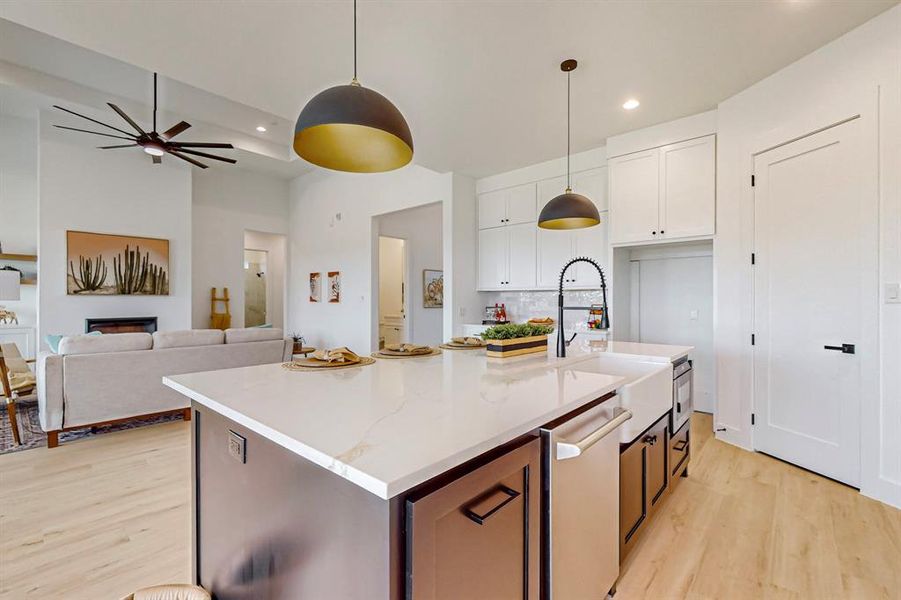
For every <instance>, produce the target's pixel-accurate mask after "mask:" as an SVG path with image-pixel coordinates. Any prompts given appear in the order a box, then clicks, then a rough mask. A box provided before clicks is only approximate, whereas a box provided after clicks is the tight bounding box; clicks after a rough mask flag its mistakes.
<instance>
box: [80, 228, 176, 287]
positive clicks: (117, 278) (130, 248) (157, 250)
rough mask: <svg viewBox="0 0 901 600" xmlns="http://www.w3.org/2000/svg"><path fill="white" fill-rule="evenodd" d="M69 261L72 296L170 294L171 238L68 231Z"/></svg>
mask: <svg viewBox="0 0 901 600" xmlns="http://www.w3.org/2000/svg"><path fill="white" fill-rule="evenodd" d="M66 261H67V263H68V264H67V267H68V268H67V273H66V292H67V293H68V294H69V295H79V296H116V295H123V296H138V295H143V296H168V295H169V240H161V239H157V238H146V237H136V236H131V235H110V234H106V233H89V232H85V231H67V232H66Z"/></svg>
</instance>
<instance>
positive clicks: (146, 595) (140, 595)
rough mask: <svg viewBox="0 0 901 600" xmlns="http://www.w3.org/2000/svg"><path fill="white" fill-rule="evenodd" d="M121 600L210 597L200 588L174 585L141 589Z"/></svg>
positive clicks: (204, 598)
mask: <svg viewBox="0 0 901 600" xmlns="http://www.w3.org/2000/svg"><path fill="white" fill-rule="evenodd" d="M122 600H212V596H210V593H209V592H208V591H206V590H205V589H203V588H202V587H198V586H196V585H188V584H184V583H175V584H169V585H155V586H152V587H148V588H143V589H140V590H138V591H137V592H135V593H134V594H130V595H128V596H126V597H125V598H122Z"/></svg>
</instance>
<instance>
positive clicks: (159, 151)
mask: <svg viewBox="0 0 901 600" xmlns="http://www.w3.org/2000/svg"><path fill="white" fill-rule="evenodd" d="M144 152H146V153H147V154H149V155H150V156H162V155H163V154H165V153H166V151H165V150H164V149H163V146H162V144H157V143H156V142H147V143H146V144H144Z"/></svg>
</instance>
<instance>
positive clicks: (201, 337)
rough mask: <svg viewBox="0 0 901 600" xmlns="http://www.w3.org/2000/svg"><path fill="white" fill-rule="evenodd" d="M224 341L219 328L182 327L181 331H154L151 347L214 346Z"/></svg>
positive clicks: (157, 348)
mask: <svg viewBox="0 0 901 600" xmlns="http://www.w3.org/2000/svg"><path fill="white" fill-rule="evenodd" d="M223 343H225V332H224V331H222V330H221V329H184V330H182V331H155V332H154V333H153V349H154V350H159V349H161V348H187V347H190V346H215V345H217V344H223Z"/></svg>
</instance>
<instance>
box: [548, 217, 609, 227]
mask: <svg viewBox="0 0 901 600" xmlns="http://www.w3.org/2000/svg"><path fill="white" fill-rule="evenodd" d="M600 222H601V221H600V219H591V218H589V217H567V218H563V219H552V220H550V221H542V222H541V224H540V225H539V227H541V228H542V229H584V228H586V227H594V226H595V225H598V224H600Z"/></svg>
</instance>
